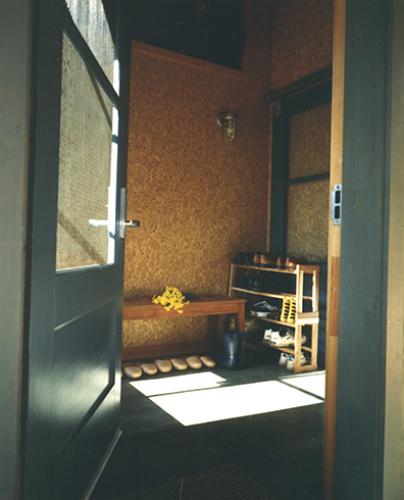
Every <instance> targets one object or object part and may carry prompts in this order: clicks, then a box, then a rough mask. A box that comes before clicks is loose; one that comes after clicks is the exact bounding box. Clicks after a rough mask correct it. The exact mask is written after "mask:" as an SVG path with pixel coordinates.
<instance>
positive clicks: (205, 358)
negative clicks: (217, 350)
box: [201, 356, 216, 368]
mask: <svg viewBox="0 0 404 500" xmlns="http://www.w3.org/2000/svg"><path fill="white" fill-rule="evenodd" d="M201 361H202V363H203V364H204V365H205V366H206V368H214V367H215V366H216V362H215V361H214V360H213V359H212V358H211V357H209V356H201Z"/></svg>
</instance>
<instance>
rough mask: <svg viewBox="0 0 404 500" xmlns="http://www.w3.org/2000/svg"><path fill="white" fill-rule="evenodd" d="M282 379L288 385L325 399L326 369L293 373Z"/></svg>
mask: <svg viewBox="0 0 404 500" xmlns="http://www.w3.org/2000/svg"><path fill="white" fill-rule="evenodd" d="M280 380H282V382H285V383H286V384H288V385H291V386H293V387H296V388H297V389H302V390H303V391H307V392H310V394H313V396H318V397H320V398H323V399H325V371H321V372H315V373H305V374H304V375H291V376H288V377H282V378H281V379H280Z"/></svg>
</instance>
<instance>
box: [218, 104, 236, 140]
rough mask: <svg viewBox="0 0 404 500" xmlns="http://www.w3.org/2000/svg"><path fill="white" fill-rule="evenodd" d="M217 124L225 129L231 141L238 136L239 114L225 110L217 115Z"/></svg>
mask: <svg viewBox="0 0 404 500" xmlns="http://www.w3.org/2000/svg"><path fill="white" fill-rule="evenodd" d="M217 124H218V125H219V127H221V128H222V129H223V130H224V133H225V135H226V137H227V139H228V141H229V142H231V141H233V140H234V138H235V137H236V126H237V115H236V113H233V112H231V111H223V112H222V113H219V115H218V117H217Z"/></svg>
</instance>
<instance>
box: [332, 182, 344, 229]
mask: <svg viewBox="0 0 404 500" xmlns="http://www.w3.org/2000/svg"><path fill="white" fill-rule="evenodd" d="M341 212H342V184H335V185H334V187H333V189H332V191H331V220H332V223H333V224H334V225H336V226H339V225H341V215H342V213H341Z"/></svg>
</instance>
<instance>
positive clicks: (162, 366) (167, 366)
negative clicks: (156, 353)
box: [154, 359, 173, 373]
mask: <svg viewBox="0 0 404 500" xmlns="http://www.w3.org/2000/svg"><path fill="white" fill-rule="evenodd" d="M154 363H155V365H156V366H157V368H158V370H159V371H160V372H161V373H170V371H171V370H172V369H173V365H172V364H171V361H169V360H168V359H156V361H155V362H154Z"/></svg>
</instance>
